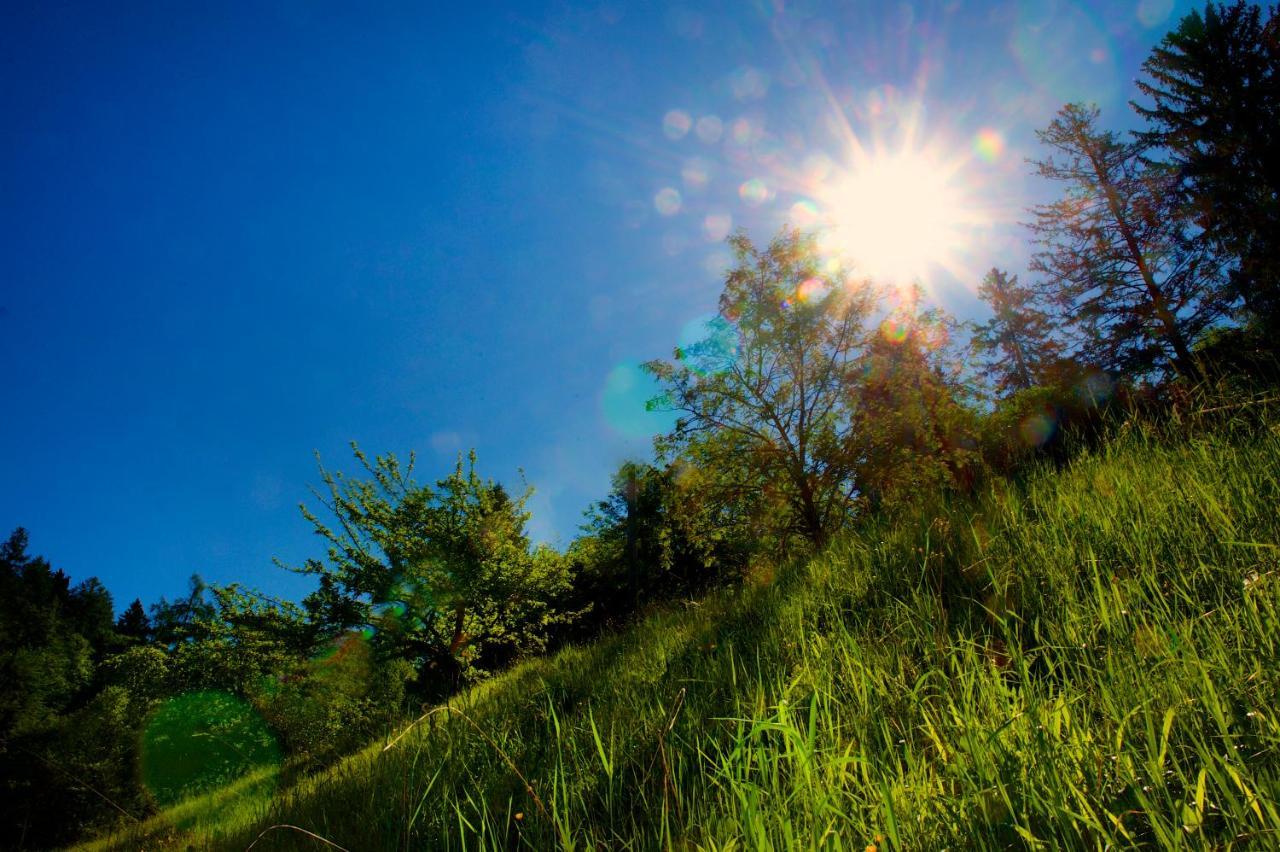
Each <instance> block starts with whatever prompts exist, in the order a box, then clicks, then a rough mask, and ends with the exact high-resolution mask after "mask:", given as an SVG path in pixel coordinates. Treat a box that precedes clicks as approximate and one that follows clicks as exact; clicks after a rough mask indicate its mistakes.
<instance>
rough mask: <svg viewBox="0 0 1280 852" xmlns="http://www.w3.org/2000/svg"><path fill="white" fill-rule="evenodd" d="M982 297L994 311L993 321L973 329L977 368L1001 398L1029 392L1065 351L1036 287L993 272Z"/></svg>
mask: <svg viewBox="0 0 1280 852" xmlns="http://www.w3.org/2000/svg"><path fill="white" fill-rule="evenodd" d="M978 297H979V298H980V299H982V301H984V302H986V303H987V305H988V306H989V307H990V308H991V313H992V316H991V319H989V320H987V321H986V322H985V323H978V324H975V325H974V326H973V329H972V333H973V349H974V353H975V354H976V355H977V356H978V361H979V363H978V369H979V370H980V371H981V372H982V374H983V376H984V377H985V378H986V380H987V382H988V383H989V384H990V385H991V387H992V389H993V390H994V391H995V392H996V394H997V395H998V396H1007V395H1009V394H1011V393H1014V392H1016V391H1019V390H1028V389H1030V388H1032V387H1035V386H1036V385H1037V384H1040V383H1041V382H1042V381H1043V379H1044V373H1045V367H1046V365H1047V364H1049V363H1051V362H1053V361H1054V360H1056V359H1057V358H1058V356H1059V355H1060V352H1061V347H1060V346H1059V344H1058V342H1057V341H1056V340H1055V339H1054V336H1053V331H1054V329H1053V323H1052V320H1051V319H1050V317H1049V315H1048V313H1046V312H1045V311H1044V310H1043V309H1042V308H1041V307H1040V305H1039V302H1040V297H1039V294H1037V293H1036V290H1035V288H1033V287H1028V286H1026V285H1023V284H1019V283H1018V276H1016V275H1013V276H1010V275H1009V274H1008V273H1007V272H1005V271H1004V270H1001V269H995V268H992V270H991V271H990V272H988V273H987V274H986V276H985V277H984V278H983V279H982V283H981V284H980V285H978Z"/></svg>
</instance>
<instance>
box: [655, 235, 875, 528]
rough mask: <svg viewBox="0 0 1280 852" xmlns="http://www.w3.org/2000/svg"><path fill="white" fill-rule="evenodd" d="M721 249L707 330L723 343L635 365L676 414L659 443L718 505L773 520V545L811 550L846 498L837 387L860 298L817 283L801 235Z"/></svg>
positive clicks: (844, 410)
mask: <svg viewBox="0 0 1280 852" xmlns="http://www.w3.org/2000/svg"><path fill="white" fill-rule="evenodd" d="M729 244H730V246H731V248H732V249H733V252H734V256H735V261H736V262H735V265H734V267H733V268H732V269H731V270H730V271H729V272H728V274H727V277H726V279H725V287H724V292H723V293H722V294H721V296H720V312H719V326H720V328H721V329H725V330H726V331H728V332H729V335H731V339H732V340H733V345H732V346H725V345H724V344H723V342H722V341H723V338H724V337H725V336H726V335H724V334H719V335H713V337H712V339H711V340H709V341H708V342H705V343H704V344H703V345H702V346H700V347H691V348H690V349H689V350H687V351H686V350H680V349H677V350H676V351H675V358H674V360H673V361H664V360H655V361H651V362H649V363H648V364H646V365H645V366H646V369H647V370H648V371H649V372H650V373H651V374H652V375H654V376H655V377H656V378H657V379H658V380H659V381H660V382H662V383H663V385H664V386H665V395H664V396H663V397H662V398H661V399H660V401H659V402H658V403H656V404H657V405H660V406H661V407H665V408H668V409H671V410H674V411H676V412H679V414H680V419H679V420H678V422H677V425H676V428H675V430H674V432H673V433H672V435H671V436H669V440H668V442H667V445H668V447H677V448H679V447H683V448H685V449H686V450H688V451H691V452H692V453H693V454H695V455H697V456H700V458H699V459H698V465H697V466H698V467H699V468H700V469H702V470H709V471H711V472H712V475H714V476H716V477H717V478H718V482H716V483H715V485H716V490H718V491H720V492H721V493H722V494H723V495H724V496H725V497H727V498H731V499H739V500H743V499H745V500H746V501H748V502H754V504H755V505H756V506H757V507H761V510H762V511H764V512H765V513H766V516H768V517H771V518H776V521H777V524H776V529H774V530H773V532H774V533H775V534H776V535H777V536H779V537H780V538H781V539H782V540H783V541H784V542H785V540H786V539H787V538H789V537H791V536H793V535H799V536H801V537H802V538H803V539H804V540H806V541H808V542H809V543H810V544H812V545H821V544H822V543H823V542H824V541H825V540H826V539H827V538H828V537H829V536H830V534H831V533H832V532H833V531H834V530H835V529H836V528H838V527H839V526H840V525H841V524H842V523H843V521H844V519H845V517H846V516H847V513H848V511H847V510H848V506H849V503H850V501H851V500H852V499H853V497H854V495H855V494H856V491H857V485H856V483H855V481H854V466H853V460H852V459H851V458H849V457H848V456H847V454H846V453H845V447H846V445H847V443H848V438H849V422H850V421H849V416H848V394H847V393H846V389H847V387H848V385H849V383H850V381H851V380H852V374H853V371H854V370H855V369H856V361H857V356H858V353H859V346H860V344H861V342H862V331H863V324H864V322H865V320H866V317H867V315H868V313H869V312H870V309H871V303H872V299H871V293H870V289H869V288H868V287H866V286H862V285H857V284H854V283H853V282H849V281H845V280H832V279H829V278H827V277H826V276H824V274H823V273H822V271H821V268H820V258H819V255H818V252H817V249H816V246H815V244H814V240H813V239H812V237H809V236H806V235H802V234H800V233H799V232H796V231H793V230H784V231H783V232H782V233H781V234H780V235H779V236H778V237H777V238H775V239H774V240H773V242H772V243H770V245H769V246H768V248H766V249H764V250H760V249H758V248H757V247H756V246H755V245H753V244H752V242H751V240H750V239H748V238H747V237H746V236H745V235H744V234H737V235H735V236H733V237H731V238H730V239H729ZM753 516H754V517H756V518H759V517H761V515H760V513H759V512H754V513H753Z"/></svg>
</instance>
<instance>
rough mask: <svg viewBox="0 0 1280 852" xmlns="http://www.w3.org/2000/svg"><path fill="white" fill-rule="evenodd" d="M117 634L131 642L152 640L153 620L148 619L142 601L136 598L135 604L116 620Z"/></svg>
mask: <svg viewBox="0 0 1280 852" xmlns="http://www.w3.org/2000/svg"><path fill="white" fill-rule="evenodd" d="M116 633H119V634H120V635H121V636H122V637H124V638H125V639H126V640H127V641H130V642H148V641H150V640H151V619H150V618H148V617H147V611H146V609H144V608H143V606H142V601H141V599H139V598H134V599H133V603H131V604H129V606H128V608H126V609H125V611H124V612H122V613H121V614H120V618H118V619H117V620H116Z"/></svg>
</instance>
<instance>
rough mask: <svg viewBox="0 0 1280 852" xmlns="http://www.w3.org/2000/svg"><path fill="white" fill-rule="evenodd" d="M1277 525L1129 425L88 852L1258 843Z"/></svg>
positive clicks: (1247, 498)
mask: <svg viewBox="0 0 1280 852" xmlns="http://www.w3.org/2000/svg"><path fill="white" fill-rule="evenodd" d="M1278 505H1280V429H1277V428H1272V429H1270V430H1266V429H1260V430H1254V431H1252V432H1247V433H1244V432H1241V433H1230V432H1228V431H1227V430H1219V431H1217V432H1216V433H1210V434H1204V433H1196V434H1191V435H1171V434H1158V433H1157V431H1156V430H1154V429H1152V428H1147V427H1142V426H1134V427H1131V428H1129V429H1128V430H1127V431H1126V432H1125V433H1124V434H1122V435H1121V436H1120V437H1119V438H1117V439H1116V440H1115V441H1113V442H1112V443H1110V444H1108V445H1106V446H1104V447H1102V448H1101V449H1099V450H1097V451H1094V452H1092V453H1090V454H1086V455H1084V456H1082V457H1080V458H1078V459H1076V460H1075V461H1074V462H1073V463H1072V464H1071V465H1070V466H1069V467H1067V468H1065V469H1063V470H1061V471H1052V470H1042V471H1039V472H1037V473H1035V474H1033V475H1031V476H1029V477H1028V478H1027V479H1026V481H1024V482H1022V483H1005V482H1002V483H996V484H993V485H992V486H990V488H989V489H988V490H987V491H986V492H984V493H983V494H981V495H978V496H977V497H975V498H972V499H969V500H965V501H962V502H955V503H953V504H949V505H942V506H937V507H934V508H933V509H931V510H921V511H920V512H919V513H918V514H916V515H914V516H912V517H908V518H898V519H896V520H893V521H891V520H887V519H886V520H883V521H881V522H879V523H872V524H869V525H867V526H865V527H864V528H862V529H861V530H859V532H858V534H857V535H853V536H850V537H847V538H845V539H843V540H842V541H840V542H837V543H836V544H834V545H833V546H832V547H830V548H829V549H828V550H827V551H826V552H825V553H824V554H822V555H821V556H820V557H818V558H816V559H813V560H811V561H809V562H806V563H803V564H795V565H791V566H784V567H781V568H779V569H778V570H777V572H776V575H775V576H774V577H772V578H768V579H767V580H766V579H765V578H757V581H756V582H754V583H752V584H750V585H748V586H747V587H745V588H742V589H739V590H734V591H725V592H721V593H718V594H714V595H712V596H710V597H708V598H706V599H704V600H702V601H696V602H694V601H690V602H687V603H685V604H682V605H676V606H672V607H668V608H665V609H662V610H659V611H655V612H653V613H651V614H649V615H648V616H647V617H646V618H644V619H643V620H641V621H640V622H639V623H637V624H636V625H635V626H634V627H632V628H631V629H628V630H626V631H625V632H623V633H620V634H618V635H614V636H610V637H606V638H604V639H603V640H601V641H599V642H597V643H595V644H592V645H590V646H586V647H581V648H571V649H568V650H565V651H562V652H561V653H559V654H557V655H555V656H553V657H551V658H547V659H542V660H536V661H533V662H530V663H527V664H525V665H522V666H520V667H518V668H516V669H514V670H512V671H511V672H508V673H507V674H505V675H503V676H500V677H498V678H495V679H494V680H492V681H490V682H488V683H486V684H483V685H482V686H480V687H478V688H475V689H473V690H471V691H469V692H467V693H465V694H463V695H461V696H459V697H458V698H457V699H456V700H455V701H454V702H452V704H451V705H450V707H451V708H452V709H451V710H449V711H440V712H436V713H434V714H432V715H430V716H428V717H426V718H424V719H423V720H421V721H420V722H418V723H417V724H416V725H414V726H413V727H412V728H411V729H409V730H408V731H407V732H405V733H404V734H403V736H402V737H401V738H400V739H398V740H396V741H395V742H394V743H393V744H390V745H388V744H386V743H376V744H373V745H371V746H369V747H368V748H367V749H366V750H365V751H363V752H361V753H359V754H357V755H355V756H353V757H351V758H349V759H347V760H345V761H343V762H342V763H340V764H339V765H337V766H336V767H334V768H333V769H331V770H329V771H327V772H324V773H321V774H318V775H316V776H313V777H309V778H305V779H303V780H301V781H300V782H298V783H297V784H295V785H293V786H292V787H290V788H288V789H285V790H282V791H278V792H274V793H273V792H272V789H271V785H270V784H267V783H261V779H260V781H259V783H256V784H255V783H252V782H248V783H246V782H242V784H243V785H244V786H245V787H246V789H244V790H243V791H242V792H241V793H239V794H236V795H231V794H228V793H226V792H223V793H219V794H215V795H213V796H207V797H204V798H201V799H198V800H193V801H191V802H187V803H183V804H182V805H179V806H178V807H177V808H175V809H173V810H170V811H167V812H165V813H162V814H161V815H160V816H158V817H157V818H155V819H153V820H151V821H150V822H148V823H144V824H141V825H139V826H136V827H134V828H133V829H132V830H130V831H127V832H124V833H121V834H118V835H114V836H112V837H109V838H107V839H105V840H103V841H99V842H98V843H96V844H91V845H90V846H88V847H86V848H97V849H133V848H142V847H147V848H154V847H156V846H165V845H170V846H177V847H180V848H187V847H188V846H190V847H194V848H197V849H203V848H216V849H223V848H225V849H244V848H246V847H248V846H249V845H250V844H252V843H254V842H255V841H256V842H257V845H256V846H255V848H259V849H261V848H269V849H295V848H296V849H320V848H326V847H325V844H324V842H321V841H320V840H317V839H315V837H313V836H312V835H316V836H319V837H321V838H324V839H325V842H328V843H331V844H336V845H338V846H341V847H343V848H346V849H352V850H355V849H360V850H365V849H387V850H391V849H420V848H439V849H460V850H461V849H474V850H483V849H493V848H512V847H517V848H518V847H529V848H537V849H543V848H555V847H560V848H565V849H596V848H599V849H628V848H630V849H658V848H676V849H695V848H697V849H709V850H733V849H744V848H746V849H773V848H778V849H781V848H785V849H857V850H865V849H866V848H867V847H869V846H875V847H877V848H902V849H942V848H982V849H996V848H1009V847H1045V848H1069V849H1102V848H1108V847H1130V846H1138V845H1142V846H1158V847H1162V848H1189V849H1202V848H1211V847H1212V848H1218V847H1231V846H1255V847H1275V846H1280V549H1278V547H1277V545H1280V517H1278V516H1277V509H1276V507H1277V506H1278ZM272 826H288V827H279V828H274V829H271V828H270V827H272ZM303 830H305V831H306V832H310V833H311V834H305V833H303ZM264 831H267V833H266V834H265V835H264V834H263V832H264Z"/></svg>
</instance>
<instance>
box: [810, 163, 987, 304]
mask: <svg viewBox="0 0 1280 852" xmlns="http://www.w3.org/2000/svg"><path fill="white" fill-rule="evenodd" d="M859 160H860V162H858V163H857V164H856V165H855V166H854V168H853V169H852V170H851V171H850V172H848V173H847V174H845V175H843V176H837V177H836V178H834V179H833V180H832V181H830V182H829V183H828V184H827V185H826V186H825V187H824V188H823V189H821V190H820V191H819V192H818V200H819V201H820V203H821V206H822V208H823V219H824V220H825V224H826V228H825V232H824V242H825V243H826V246H827V248H828V249H830V250H831V251H833V252H838V253H839V254H842V255H845V256H847V257H848V258H849V259H850V260H852V261H853V263H854V264H855V267H856V271H857V272H859V273H861V274H865V275H867V276H869V277H871V278H872V279H874V280H877V281H880V282H882V283H885V284H898V285H901V284H906V283H909V282H910V281H913V280H924V279H925V278H926V277H927V275H928V272H929V270H930V269H931V268H932V267H935V266H941V267H943V268H948V269H950V268H953V267H954V263H955V259H956V257H957V255H958V254H959V252H960V251H961V250H962V249H963V245H964V240H965V237H966V234H965V225H966V224H967V223H968V222H969V221H970V219H971V213H970V211H969V210H968V209H967V205H966V200H965V198H964V197H963V194H962V193H961V192H960V190H959V188H958V187H957V185H956V183H955V178H956V176H955V168H954V167H952V166H948V165H946V164H944V163H940V162H938V161H936V160H934V159H933V158H931V157H930V156H928V155H927V154H923V153H913V152H901V153H892V154H891V153H877V154H874V155H868V156H863V157H860V158H859Z"/></svg>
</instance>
